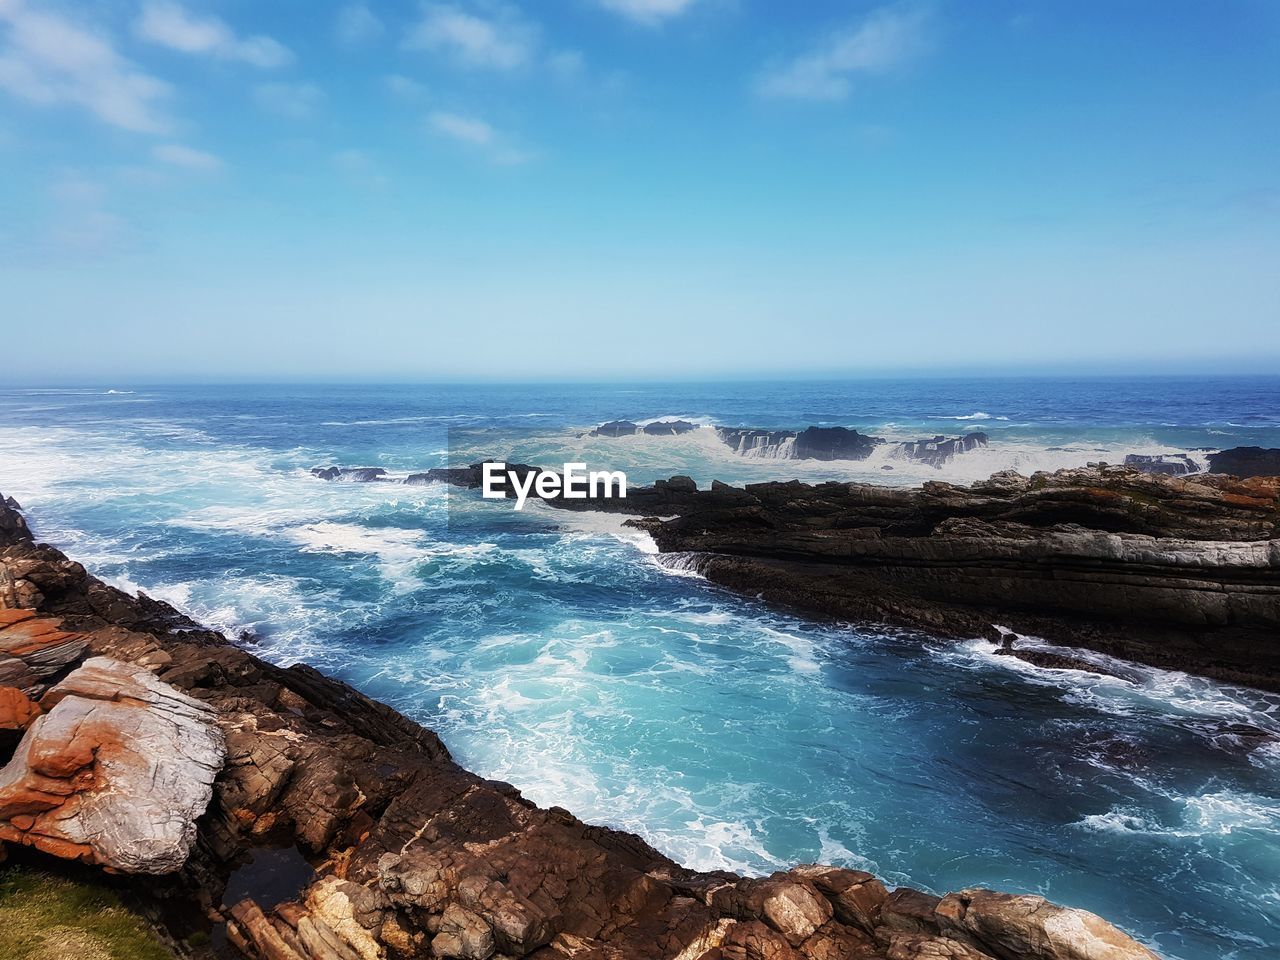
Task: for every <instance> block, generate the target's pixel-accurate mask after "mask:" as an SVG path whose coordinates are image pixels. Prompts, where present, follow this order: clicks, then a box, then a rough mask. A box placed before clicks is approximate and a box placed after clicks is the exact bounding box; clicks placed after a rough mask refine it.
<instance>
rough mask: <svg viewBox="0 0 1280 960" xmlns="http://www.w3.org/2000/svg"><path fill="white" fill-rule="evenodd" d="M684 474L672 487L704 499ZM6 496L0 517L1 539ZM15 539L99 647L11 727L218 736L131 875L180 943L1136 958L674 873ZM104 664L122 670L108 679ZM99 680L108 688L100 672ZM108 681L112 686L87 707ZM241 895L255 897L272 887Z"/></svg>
mask: <svg viewBox="0 0 1280 960" xmlns="http://www.w3.org/2000/svg"><path fill="white" fill-rule="evenodd" d="M683 486H684V485H682V484H677V488H676V489H674V490H672V491H671V493H670V495H671V496H679V497H696V496H701V495H702V494H701V493H698V492H696V491H694V492H690V491H688V490H687V489H683ZM728 495H729V496H732V497H737V496H741V495H742V492H741V491H735V492H732V493H730V494H728ZM5 509H6V508H0V523H4V522H5V520H6V519H7V520H8V521H9V527H8V529H9V530H10V531H14V530H16V529H17V526H16V524H15V523H14V521H13V518H12V517H8V518H6V517H5V516H4V513H5ZM23 531H24V532H21V533H16V534H15V533H12V532H10V533H9V534H7V535H3V536H0V564H3V565H9V564H13V563H22V564H25V565H26V567H25V569H26V570H27V571H28V573H29V574H31V575H32V576H35V577H37V578H39V579H41V581H42V582H43V583H44V584H45V587H42V590H41V596H40V600H39V606H38V612H39V613H40V614H41V615H44V616H52V617H58V618H61V619H62V620H63V622H64V623H65V624H66V625H67V627H68V628H69V629H74V630H75V631H77V632H79V633H80V634H82V635H83V637H84V638H85V643H86V646H87V649H88V652H90V653H92V654H95V655H96V656H95V658H93V659H90V660H89V661H88V662H87V664H85V665H84V666H83V667H80V668H79V671H77V672H73V673H71V674H70V676H69V677H68V678H67V679H66V680H64V681H63V682H62V683H60V684H57V685H55V686H54V687H53V689H52V690H51V691H50V694H48V695H47V701H42V706H43V705H44V704H45V702H48V703H49V704H51V712H50V713H49V714H47V715H46V716H44V717H42V718H39V719H37V721H36V724H33V726H32V728H31V729H29V730H28V735H31V734H32V733H34V732H36V731H35V726H36V725H40V724H42V723H43V722H45V721H48V720H49V719H50V718H51V717H52V716H53V715H54V714H55V713H56V712H57V711H59V710H63V709H64V708H67V709H70V708H68V704H72V705H74V703H75V702H76V701H77V700H80V701H83V703H85V704H86V705H87V709H89V710H90V711H93V710H97V709H106V708H111V709H119V710H131V711H134V712H135V713H143V714H145V713H147V712H148V710H149V709H151V708H149V707H142V706H138V705H136V704H134V701H135V700H146V699H147V698H150V697H155V696H163V697H165V698H168V699H169V700H171V701H172V702H173V703H176V704H180V705H181V709H180V711H179V713H180V714H181V715H182V716H184V717H194V716H201V717H204V716H208V717H211V718H213V722H214V724H216V727H217V729H218V730H219V731H220V733H221V736H222V737H223V738H224V739H225V744H226V759H225V762H224V763H222V765H221V772H220V773H219V775H218V777H217V779H216V781H214V782H213V787H212V799H211V801H210V802H209V806H208V809H207V811H206V812H205V814H204V816H203V817H201V818H200V819H199V820H198V821H196V824H195V838H194V843H192V844H191V846H190V849H189V853H188V854H187V855H186V857H185V859H184V861H183V862H182V863H181V865H180V868H179V869H178V870H176V872H174V873H172V874H170V875H166V876H155V877H140V878H138V881H137V882H138V884H139V887H138V889H139V891H140V892H145V894H146V895H147V896H148V897H149V898H150V899H151V901H152V902H153V903H154V904H156V909H157V910H158V911H159V913H160V915H161V916H163V917H165V918H166V920H167V921H168V922H169V923H172V924H175V925H178V926H179V929H177V930H176V931H175V932H176V934H177V935H179V936H181V935H184V934H185V933H186V932H187V929H186V928H183V927H182V925H183V924H190V923H192V922H193V921H192V917H193V916H195V917H197V918H204V919H200V920H199V922H201V923H208V922H210V921H212V923H213V925H214V927H215V931H214V932H215V933H220V934H221V935H224V936H225V941H226V943H227V944H228V945H229V946H230V947H232V948H234V949H235V950H237V951H239V952H240V953H242V954H243V955H245V956H246V957H250V958H254V960H402V958H404V960H407V958H411V957H430V956H436V957H457V958H480V960H488V958H503V957H505V958H512V957H534V958H538V960H559V958H566V960H568V958H577V960H583V958H591V960H594V958H601V960H605V958H611V960H632V958H634V960H674V958H679V960H760V958H779V960H800V958H808V960H852V958H867V960H870V958H881V960H885V958H915V957H952V958H983V957H996V958H1008V957H1019V958H1020V957H1023V956H1026V957H1036V958H1045V960H1055V958H1075V957H1080V958H1084V957H1090V958H1095V957H1096V958H1104V960H1130V958H1140V957H1149V956H1150V954H1148V953H1145V952H1143V949H1142V948H1141V947H1140V946H1138V945H1137V944H1136V943H1134V942H1133V941H1132V940H1130V939H1129V938H1128V937H1126V936H1125V935H1124V934H1123V933H1121V932H1120V931H1118V930H1115V929H1114V928H1112V927H1109V926H1108V925H1106V924H1105V923H1104V922H1103V921H1100V920H1097V918H1093V920H1091V921H1088V922H1087V923H1086V922H1084V921H1081V923H1082V924H1083V925H1084V929H1085V930H1086V932H1087V933H1088V934H1089V936H1091V937H1093V938H1094V939H1095V940H1098V941H1100V942H1105V943H1106V944H1108V945H1109V947H1110V946H1114V947H1115V949H1118V950H1121V951H1122V952H1119V953H1115V954H1101V953H1087V952H1077V953H1070V952H1063V950H1064V949H1066V948H1065V947H1063V946H1062V944H1063V941H1062V939H1061V938H1060V937H1057V935H1056V934H1055V935H1054V936H1053V937H1048V936H1046V937H1039V935H1038V934H1037V932H1036V930H1037V928H1036V926H1035V919H1034V916H1033V917H1032V918H1031V919H1028V917H1027V915H1026V914H1027V912H1026V911H1022V912H1017V911H1012V912H1011V911H1010V910H1003V912H1002V911H1001V910H994V909H990V910H989V909H987V908H986V906H985V904H986V901H982V902H981V903H979V904H978V906H977V907H974V906H973V903H974V902H975V901H977V900H978V898H977V896H976V894H974V892H973V891H963V893H964V895H965V896H967V897H968V898H969V899H968V900H966V901H965V902H964V904H963V905H964V910H963V911H959V912H956V911H952V913H956V917H955V918H953V917H952V913H947V914H946V915H945V916H944V915H943V914H942V913H941V912H940V910H941V906H942V905H943V904H946V903H947V902H948V901H947V900H945V899H944V900H939V898H937V897H932V896H930V895H928V894H925V893H921V892H918V891H911V890H907V889H905V888H900V889H898V890H895V891H894V892H893V893H889V892H888V891H887V890H886V888H885V887H884V885H883V884H882V883H881V882H880V881H879V880H877V879H876V878H875V877H873V876H872V875H870V874H867V873H862V872H860V871H855V870H843V869H839V868H835V867H825V866H801V867H796V868H794V869H792V870H788V871H782V872H779V873H776V874H774V875H772V876H770V877H766V878H743V877H740V876H737V875H734V874H730V873H702V872H698V871H693V870H689V869H686V868H684V867H681V866H680V865H679V864H676V863H674V862H673V861H671V860H670V859H668V858H667V857H664V856H663V855H662V854H660V853H659V852H657V851H656V850H654V849H653V848H652V847H650V846H649V845H648V844H646V843H645V842H644V841H643V840H642V839H641V838H639V837H637V836H635V835H633V834H628V833H623V832H620V831H616V830H611V829H608V828H605V827H599V826H592V825H589V824H586V823H583V822H582V821H580V820H578V819H577V818H575V817H574V816H573V815H572V814H570V813H569V812H568V811H565V810H562V809H560V808H558V807H552V808H550V809H545V810H544V809H541V808H539V807H537V806H535V805H534V804H533V803H531V802H529V801H528V800H526V799H525V798H524V797H523V796H522V795H521V794H520V792H519V790H517V789H516V788H514V787H512V786H511V785H510V784H505V783H499V782H496V781H489V780H484V779H482V778H480V777H477V776H475V775H474V774H471V773H469V772H467V771H466V770H464V769H462V768H461V767H459V766H458V765H457V764H456V763H454V762H453V760H452V758H451V757H450V755H449V752H448V750H447V749H445V747H444V745H443V744H442V743H441V742H440V740H439V739H438V738H437V737H436V735H435V734H434V733H432V732H431V731H429V730H426V729H424V728H422V727H421V726H419V725H417V724H415V723H413V722H412V721H410V720H408V719H407V718H405V717H403V716H401V715H400V714H398V713H396V712H395V711H394V710H392V709H391V708H389V707H387V706H385V705H383V704H380V703H377V702H376V701H373V700H370V699H369V698H367V697H365V696H363V695H362V694H360V693H358V692H357V691H355V690H353V689H352V688H350V687H348V686H346V685H344V684H342V683H339V682H337V681H334V680H330V679H328V678H327V677H325V676H323V675H322V674H320V673H318V672H317V671H315V670H313V669H311V668H309V667H306V666H303V665H297V666H293V667H289V668H287V669H285V668H280V667H276V666H273V665H271V664H268V663H266V662H264V661H262V660H259V659H258V658H256V657H254V656H252V655H251V654H249V653H247V652H246V651H244V650H242V649H239V648H238V647H236V646H234V645H232V644H231V643H230V642H229V641H227V640H226V638H224V637H223V636H222V635H220V634H218V633H215V632H212V631H209V630H206V629H203V628H201V627H200V626H199V625H198V624H196V623H194V622H192V621H190V620H189V619H187V618H185V617H183V616H182V615H181V614H179V613H178V612H177V611H176V610H174V609H173V608H172V607H170V606H168V605H167V604H164V603H160V602H158V601H154V600H151V599H149V598H146V597H144V596H141V595H139V596H137V597H130V596H128V595H126V594H124V593H122V592H120V591H118V590H115V589H113V588H111V587H108V586H106V585H105V584H103V583H101V582H100V581H98V580H96V579H95V578H93V577H92V576H89V575H88V574H86V573H84V572H83V571H82V570H81V572H80V575H79V576H78V577H66V576H61V575H55V574H56V572H57V571H60V570H65V569H66V568H65V566H64V565H65V564H66V562H67V561H66V558H65V557H64V556H63V555H62V554H61V553H59V552H58V551H57V550H55V549H54V548H52V547H49V546H45V545H40V544H36V543H34V542H33V541H32V540H31V539H30V537H29V535H28V534H26V533H25V527H24V528H23ZM104 656H105V657H110V658H111V661H114V662H116V663H119V664H122V665H124V664H127V665H130V666H129V667H125V668H123V672H121V671H122V668H119V667H115V666H109V663H110V661H105V660H102V659H100V658H102V657H104ZM129 670H132V671H133V672H132V673H129ZM104 671H107V672H110V671H115V672H116V675H117V679H116V680H114V681H112V682H110V683H108V682H107V681H106V680H105V679H104V676H105V674H104ZM63 684H65V686H63ZM113 684H115V688H116V690H117V692H116V693H115V694H113V696H115V697H117V698H118V699H105V698H103V697H104V695H105V688H106V687H111V686H112V685H113ZM131 684H132V685H136V686H131ZM175 689H176V691H180V692H177V693H174V692H165V693H163V694H161V693H160V692H159V691H172V690H175ZM139 690H140V691H142V692H141V693H138V691H139ZM122 691H129V692H125V693H122ZM135 694H136V695H135ZM51 729H52V728H50V727H46V729H45V735H48V734H49V733H50V732H51ZM70 736H71V735H70V734H69V735H68V740H66V741H64V742H70V741H69V738H70ZM16 759H17V758H15V760H16ZM10 766H11V767H12V766H13V762H12V761H11V764H10ZM113 822H117V821H114V820H113ZM125 822H126V821H125V820H124V819H120V820H119V821H118V823H119V824H123V823H125ZM112 829H116V828H112ZM286 844H287V845H289V846H291V847H295V848H296V849H297V850H298V851H300V852H301V853H302V854H304V855H305V856H306V858H307V860H308V861H309V862H310V864H311V865H312V866H313V867H314V868H315V870H316V876H315V878H314V879H311V878H310V877H307V878H306V880H309V881H310V882H309V883H308V884H307V886H306V887H305V888H304V889H301V890H299V891H297V893H296V895H293V894H292V892H290V893H287V894H286V895H290V896H292V899H289V900H286V901H284V902H280V903H267V902H262V903H259V902H258V901H257V900H255V899H254V898H253V897H248V896H246V897H242V898H241V899H239V900H238V902H236V903H235V904H231V905H228V906H225V907H224V906H223V904H222V901H223V893H224V889H225V887H226V885H227V881H228V878H229V877H230V876H232V875H233V873H234V872H235V871H236V870H237V869H238V868H241V867H243V865H244V864H245V863H246V861H248V860H251V859H252V855H253V851H254V850H255V849H256V848H263V847H268V848H272V849H279V848H280V847H281V846H282V845H286ZM49 852H50V853H53V854H55V855H76V856H79V855H80V853H79V852H78V848H69V849H65V850H62V851H55V850H50V851H49ZM306 880H304V881H303V882H306ZM238 889H240V890H243V889H245V888H244V887H243V886H239V887H238ZM254 889H256V890H259V891H261V892H260V893H259V895H260V896H263V897H265V898H266V899H272V898H273V895H271V894H268V893H266V892H265V891H266V890H267V889H271V888H270V887H255V888H254ZM1030 899H1031V900H1033V901H1039V898H1030ZM1039 902H1041V903H1043V901H1039ZM1055 909H1059V908H1055ZM193 911H194V912H193ZM1031 913H1032V914H1034V915H1038V912H1037V911H1035V910H1033V911H1031ZM1066 913H1068V914H1071V915H1074V914H1075V913H1077V912H1076V911H1066ZM1090 916H1091V915H1090ZM1004 918H1008V919H1007V922H1006V920H1005V919H1004ZM1095 921H1096V922H1095ZM1059 926H1070V925H1069V924H1065V925H1064V924H1059ZM1077 926H1079V924H1077ZM953 929H954V932H951V931H952V930H953ZM1054 929H1055V930H1056V929H1057V928H1056V927H1055V928H1054ZM1073 929H1074V928H1073ZM961 934H963V936H961ZM1038 937H1039V938H1038ZM1080 942H1084V941H1080ZM1009 945H1013V946H1014V947H1016V949H1018V950H1024V951H1029V952H1023V953H1016V954H1015V953H1009V952H1008V949H1009ZM1089 949H1092V947H1090V948H1089ZM1124 951H1128V952H1124Z"/></svg>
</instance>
